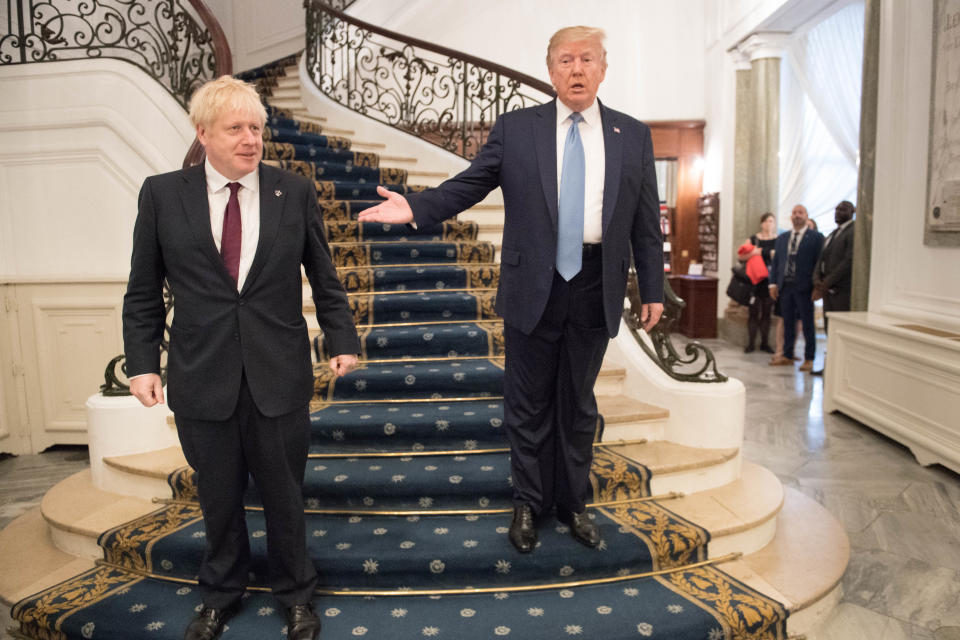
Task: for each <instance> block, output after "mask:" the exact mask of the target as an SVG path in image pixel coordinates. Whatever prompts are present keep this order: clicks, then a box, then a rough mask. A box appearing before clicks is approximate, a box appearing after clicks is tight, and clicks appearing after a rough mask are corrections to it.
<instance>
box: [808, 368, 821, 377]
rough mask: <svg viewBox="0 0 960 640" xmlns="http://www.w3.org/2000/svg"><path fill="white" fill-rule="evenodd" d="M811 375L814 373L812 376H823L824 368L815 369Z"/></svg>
mask: <svg viewBox="0 0 960 640" xmlns="http://www.w3.org/2000/svg"><path fill="white" fill-rule="evenodd" d="M810 375H812V376H822V375H823V369H814V370H813V371H811V372H810Z"/></svg>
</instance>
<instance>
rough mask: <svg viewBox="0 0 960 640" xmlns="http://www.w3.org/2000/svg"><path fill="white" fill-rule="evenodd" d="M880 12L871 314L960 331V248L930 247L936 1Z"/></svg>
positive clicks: (890, 2)
mask: <svg viewBox="0 0 960 640" xmlns="http://www.w3.org/2000/svg"><path fill="white" fill-rule="evenodd" d="M881 11H882V13H881V17H880V28H881V37H880V83H879V87H878V96H877V103H878V110H877V161H876V183H875V189H874V200H873V202H874V219H873V244H872V248H871V250H872V267H871V272H870V305H869V306H870V311H872V312H881V313H888V314H893V315H898V316H903V317H906V318H910V319H912V320H919V321H921V322H925V323H930V324H935V325H940V326H944V327H945V328H952V329H954V330H960V279H958V278H957V277H956V276H957V274H958V273H960V249H958V248H943V247H927V246H924V244H923V223H924V210H925V208H926V198H927V165H928V145H929V131H928V126H929V121H930V95H931V86H930V83H931V64H932V53H933V52H932V34H931V28H932V27H931V25H932V24H933V1H932V0H912V1H911V2H910V3H903V2H900V1H899V0H885V1H884V2H883V4H882V9H881Z"/></svg>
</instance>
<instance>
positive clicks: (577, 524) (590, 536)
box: [557, 509, 600, 548]
mask: <svg viewBox="0 0 960 640" xmlns="http://www.w3.org/2000/svg"><path fill="white" fill-rule="evenodd" d="M557 520H559V521H560V522H562V523H563V524H565V525H568V526H569V527H570V533H571V534H572V535H573V537H574V539H575V540H576V541H577V542H580V543H581V544H585V545H587V546H588V547H591V548H593V547H596V546H597V545H598V544H600V529H598V528H597V525H595V524H593V522H591V521H590V517H589V516H588V515H587V512H586V511H581V512H580V513H573V512H572V511H565V510H563V509H559V510H558V511H557Z"/></svg>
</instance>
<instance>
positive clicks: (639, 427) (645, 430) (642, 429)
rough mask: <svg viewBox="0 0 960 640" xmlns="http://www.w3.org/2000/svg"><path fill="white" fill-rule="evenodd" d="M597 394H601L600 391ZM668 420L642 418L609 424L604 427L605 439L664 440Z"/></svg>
mask: <svg viewBox="0 0 960 640" xmlns="http://www.w3.org/2000/svg"><path fill="white" fill-rule="evenodd" d="M596 395H601V394H600V392H599V391H597V392H596ZM666 428H667V422H666V420H642V421H638V422H623V423H616V424H608V425H606V426H604V428H603V439H604V440H605V441H614V440H663V434H664V432H665V431H666Z"/></svg>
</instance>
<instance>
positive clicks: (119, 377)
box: [100, 281, 173, 396]
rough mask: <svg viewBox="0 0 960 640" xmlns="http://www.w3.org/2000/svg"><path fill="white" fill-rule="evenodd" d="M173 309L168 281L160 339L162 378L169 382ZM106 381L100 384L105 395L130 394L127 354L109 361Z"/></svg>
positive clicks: (164, 289)
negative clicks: (168, 362) (168, 355)
mask: <svg viewBox="0 0 960 640" xmlns="http://www.w3.org/2000/svg"><path fill="white" fill-rule="evenodd" d="M172 311H173V293H172V292H171V291H170V285H169V284H167V282H166V281H164V283H163V316H164V321H163V338H162V339H161V340H160V380H161V381H162V382H163V384H167V363H166V360H167V358H166V355H167V352H168V351H169V349H170V313H171V312H172ZM103 379H104V383H103V384H102V385H100V393H102V394H103V395H105V396H129V395H130V384H129V383H128V382H124V380H126V379H127V363H126V356H125V355H123V354H120V355H119V356H117V357H115V358H114V359H113V360H111V361H110V362H109V363H107V369H106V371H104V372H103Z"/></svg>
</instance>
